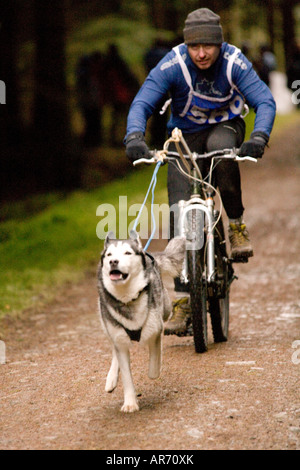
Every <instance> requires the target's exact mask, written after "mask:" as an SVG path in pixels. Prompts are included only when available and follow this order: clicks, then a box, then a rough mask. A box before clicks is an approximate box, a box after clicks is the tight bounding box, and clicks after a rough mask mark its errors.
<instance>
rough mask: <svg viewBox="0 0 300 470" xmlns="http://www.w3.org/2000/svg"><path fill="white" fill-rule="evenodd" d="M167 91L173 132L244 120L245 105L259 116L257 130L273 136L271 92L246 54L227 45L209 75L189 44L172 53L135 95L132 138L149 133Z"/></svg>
mask: <svg viewBox="0 0 300 470" xmlns="http://www.w3.org/2000/svg"><path fill="white" fill-rule="evenodd" d="M167 92H169V93H170V95H171V98H172V101H171V100H170V101H171V111H172V113H171V118H170V120H169V122H168V131H169V133H171V132H172V130H173V129H174V128H175V127H178V128H179V129H181V130H182V131H183V132H184V133H194V132H197V131H199V130H202V129H205V128H207V127H209V126H210V125H212V124H215V123H216V122H222V121H227V120H230V119H233V118H234V117H236V116H242V115H243V113H244V103H245V102H246V103H248V104H249V105H250V106H251V107H252V108H254V111H255V113H256V119H255V125H254V131H260V132H264V133H266V134H267V135H268V136H269V135H270V133H271V130H272V127H273V123H274V119H275V113H276V105H275V101H274V99H273V96H272V94H271V91H270V89H269V88H268V87H267V85H266V84H265V83H264V82H263V81H262V80H260V78H259V77H258V75H257V74H256V72H255V71H254V69H253V67H252V64H251V63H250V62H249V60H248V59H247V58H246V57H245V56H244V55H243V54H242V53H241V51H240V50H239V49H237V48H236V47H235V46H232V45H230V44H227V43H225V42H224V43H223V44H222V47H221V51H220V55H219V57H218V59H217V61H216V62H215V64H214V65H213V66H212V67H211V68H210V69H209V70H207V71H201V70H200V69H198V67H197V66H196V65H195V64H194V63H193V62H192V59H191V58H190V56H189V53H188V48H187V46H186V45H185V44H181V45H180V46H177V47H176V48H174V49H173V50H172V51H170V52H169V53H168V54H167V55H166V56H165V57H164V58H163V59H162V60H161V61H160V62H159V64H158V65H157V66H156V67H155V68H154V69H153V70H152V71H151V72H150V74H149V75H148V77H147V78H146V80H145V82H144V84H143V86H142V87H141V89H140V91H139V92H138V94H137V96H136V97H135V99H134V101H133V103H132V105H131V108H130V111H129V115H128V121H127V136H128V135H129V134H131V133H133V132H143V133H144V134H145V131H146V126H147V121H148V119H149V118H150V116H151V115H152V114H153V112H154V110H155V108H156V107H157V104H158V103H159V102H160V101H161V100H162V99H163V97H164V96H165V95H166V93H167Z"/></svg>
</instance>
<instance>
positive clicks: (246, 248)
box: [228, 222, 253, 261]
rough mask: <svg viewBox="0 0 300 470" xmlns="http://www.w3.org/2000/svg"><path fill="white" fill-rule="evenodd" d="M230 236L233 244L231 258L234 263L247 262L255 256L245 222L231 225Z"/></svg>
mask: <svg viewBox="0 0 300 470" xmlns="http://www.w3.org/2000/svg"><path fill="white" fill-rule="evenodd" d="M228 234H229V240H230V244H231V258H232V259H233V261H241V260H246V261H247V260H248V258H250V256H253V248H252V246H251V243H250V239H249V233H248V230H247V229H246V225H245V224H244V223H243V222H241V223H232V222H231V223H229V231H228Z"/></svg>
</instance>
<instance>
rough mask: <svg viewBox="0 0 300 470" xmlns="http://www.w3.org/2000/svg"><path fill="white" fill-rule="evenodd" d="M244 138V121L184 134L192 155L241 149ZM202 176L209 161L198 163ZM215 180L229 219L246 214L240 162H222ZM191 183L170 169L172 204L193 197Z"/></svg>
mask: <svg viewBox="0 0 300 470" xmlns="http://www.w3.org/2000/svg"><path fill="white" fill-rule="evenodd" d="M244 137H245V123H244V121H243V119H241V118H235V119H232V120H231V121H228V122H222V123H219V124H213V125H212V126H211V127H210V128H209V129H204V130H203V131H200V132H197V133H195V134H184V138H185V140H186V142H187V144H188V146H189V148H190V150H191V151H192V152H198V153H204V152H211V151H212V150H221V149H225V148H233V147H240V146H241V144H242V143H243V140H244ZM198 165H199V168H200V170H201V173H202V176H203V177H205V176H206V175H207V174H208V172H209V166H210V162H209V161H205V160H199V161H198ZM214 181H215V184H216V186H217V187H218V188H219V191H220V194H221V198H222V202H223V205H224V208H225V211H226V214H227V215H228V217H229V218H230V219H238V218H239V217H240V216H241V215H242V214H243V212H244V207H243V204H242V191H241V178H240V170H239V166H238V163H237V162H234V161H231V160H229V161H221V162H219V163H218V165H217V166H216V168H215V170H214ZM189 191H190V182H189V179H188V178H187V177H185V176H184V175H182V174H181V173H180V172H179V170H178V168H177V167H176V166H175V165H171V164H169V167H168V195H169V205H170V206H172V205H173V204H175V203H177V202H178V201H180V200H182V199H183V200H188V199H189V198H190V193H189Z"/></svg>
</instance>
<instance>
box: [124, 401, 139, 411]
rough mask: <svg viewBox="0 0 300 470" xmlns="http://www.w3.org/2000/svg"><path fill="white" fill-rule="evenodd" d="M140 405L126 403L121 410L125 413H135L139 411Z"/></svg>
mask: <svg viewBox="0 0 300 470" xmlns="http://www.w3.org/2000/svg"><path fill="white" fill-rule="evenodd" d="M139 409H140V408H139V405H138V404H137V402H136V401H135V402H132V403H129V402H128V403H124V405H123V406H122V408H121V411H122V412H123V413H134V412H135V411H139Z"/></svg>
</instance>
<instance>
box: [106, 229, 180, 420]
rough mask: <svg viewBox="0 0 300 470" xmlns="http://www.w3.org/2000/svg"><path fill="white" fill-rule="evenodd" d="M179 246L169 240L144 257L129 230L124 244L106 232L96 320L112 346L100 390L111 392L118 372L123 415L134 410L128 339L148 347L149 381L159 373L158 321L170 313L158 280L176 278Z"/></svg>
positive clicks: (139, 245) (140, 246)
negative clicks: (163, 247)
mask: <svg viewBox="0 0 300 470" xmlns="http://www.w3.org/2000/svg"><path fill="white" fill-rule="evenodd" d="M184 253H185V241H184V239H182V238H175V239H172V240H171V241H170V242H169V244H168V245H167V247H166V249H165V251H164V252H163V253H158V254H156V255H155V257H153V256H151V255H149V254H147V253H145V251H144V250H143V248H142V244H141V241H140V239H139V237H138V235H137V234H136V232H134V231H132V232H131V233H130V239H129V240H125V241H124V240H122V241H121V240H115V238H114V235H113V233H111V232H110V233H109V234H108V236H107V237H106V240H105V245H104V250H103V252H102V255H101V261H100V263H99V267H98V290H99V300H100V318H101V323H102V326H103V329H104V332H105V333H106V335H107V336H108V338H109V339H110V341H111V342H112V345H113V357H112V363H111V367H110V370H109V373H108V376H107V380H106V387H105V390H106V391H107V392H112V391H113V390H114V389H115V388H116V386H117V383H118V377H119V371H121V375H122V380H123V387H124V404H123V406H122V408H121V411H123V412H127V413H128V412H133V411H137V410H138V409H139V406H138V402H137V398H136V393H135V389H134V385H133V380H132V375H131V369H130V353H129V349H130V346H131V343H132V341H133V340H135V341H140V343H141V344H142V345H148V346H149V356H150V361H149V373H148V375H149V377H150V378H151V379H156V378H158V377H159V375H160V371H161V352H162V333H163V322H164V321H166V320H167V319H168V318H169V315H170V313H171V301H170V299H169V295H168V292H167V290H166V288H165V287H164V285H163V282H162V277H161V276H162V275H163V274H164V273H167V274H168V275H169V276H172V277H176V276H178V275H179V273H180V271H181V269H182V264H183V260H184Z"/></svg>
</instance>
